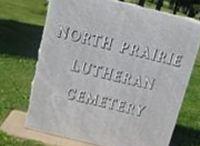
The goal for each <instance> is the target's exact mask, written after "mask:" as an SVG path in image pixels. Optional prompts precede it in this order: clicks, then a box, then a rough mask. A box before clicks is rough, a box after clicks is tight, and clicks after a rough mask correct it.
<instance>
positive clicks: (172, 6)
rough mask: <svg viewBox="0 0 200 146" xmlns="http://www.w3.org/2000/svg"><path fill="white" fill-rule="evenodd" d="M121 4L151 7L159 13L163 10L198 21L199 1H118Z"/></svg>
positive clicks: (199, 13)
mask: <svg viewBox="0 0 200 146" xmlns="http://www.w3.org/2000/svg"><path fill="white" fill-rule="evenodd" d="M119 1H122V2H132V3H137V4H138V5H140V6H142V7H144V6H145V7H146V6H147V7H151V8H155V9H156V10H158V11H160V10H161V9H162V8H164V9H165V10H166V11H167V9H168V10H170V11H171V12H172V13H173V14H177V13H182V14H183V15H187V16H189V17H196V18H198V19H200V16H199V15H200V0H119Z"/></svg>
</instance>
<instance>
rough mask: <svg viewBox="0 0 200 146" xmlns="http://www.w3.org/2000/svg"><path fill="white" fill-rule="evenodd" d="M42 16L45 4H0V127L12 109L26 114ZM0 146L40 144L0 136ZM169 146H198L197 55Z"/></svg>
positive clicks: (18, 0)
mask: <svg viewBox="0 0 200 146" xmlns="http://www.w3.org/2000/svg"><path fill="white" fill-rule="evenodd" d="M164 9H166V10H167V8H165V7H164ZM167 11H168V10H167ZM45 14H46V7H45V0H0V124H1V123H2V122H3V121H4V119H5V118H6V117H7V115H8V114H9V112H10V111H11V110H13V109H19V110H22V111H27V108H28V104H29V93H30V88H31V87H30V86H31V81H32V78H33V75H34V71H35V64H36V60H37V51H38V48H39V44H40V39H41V35H42V29H43V24H44V20H45ZM0 146H42V144H41V143H38V142H34V141H27V140H22V139H18V138H14V137H12V136H8V135H7V134H6V133H3V132H0ZM171 146H200V53H199V54H198V57H197V61H196V63H195V66H194V70H193V73H192V77H191V81H190V84H189V87H188V89H187V92H186V95H185V100H184V103H183V106H182V109H181V113H180V116H179V119H178V122H177V127H176V130H175V133H174V136H173V139H172V143H171Z"/></svg>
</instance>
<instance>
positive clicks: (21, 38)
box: [0, 20, 43, 59]
mask: <svg viewBox="0 0 200 146" xmlns="http://www.w3.org/2000/svg"><path fill="white" fill-rule="evenodd" d="M42 30H43V27H42V26H37V25H31V24H25V23H21V22H16V21H12V20H0V54H7V55H15V56H20V57H25V58H32V59H37V56H38V49H39V45H40V41H41V36H42Z"/></svg>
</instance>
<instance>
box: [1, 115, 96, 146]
mask: <svg viewBox="0 0 200 146" xmlns="http://www.w3.org/2000/svg"><path fill="white" fill-rule="evenodd" d="M25 117H26V113H24V112H21V111H12V112H11V113H10V115H9V116H8V117H7V119H6V120H5V122H4V123H3V124H2V125H1V127H0V129H1V130H2V131H4V132H6V133H7V134H9V135H13V136H16V137H19V138H23V139H31V140H36V141H40V142H43V143H45V144H47V145H54V146H94V145H91V144H87V143H82V142H79V141H75V140H71V139H67V138H62V137H58V136H53V135H49V134H46V133H41V132H38V131H34V130H30V129H27V128H25V127H24V122H25Z"/></svg>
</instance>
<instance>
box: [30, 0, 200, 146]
mask: <svg viewBox="0 0 200 146" xmlns="http://www.w3.org/2000/svg"><path fill="white" fill-rule="evenodd" d="M97 34H98V35H97ZM79 35H80V36H79ZM97 36H99V37H97ZM111 39H113V40H112V44H111V43H110V42H108V43H105V42H106V41H109V40H111ZM97 40H98V41H97ZM199 41H200V24H199V22H197V21H195V20H192V19H188V18H181V17H177V16H172V15H169V14H165V13H160V12H157V11H154V10H148V9H144V8H140V7H138V6H135V5H130V4H125V3H120V2H117V1H111V0H84V1H83V0H67V1H66V0H59V1H50V7H49V12H48V16H47V22H46V26H45V30H44V35H43V40H42V44H41V49H40V52H39V62H38V64H37V69H36V74H35V78H34V81H33V86H32V92H31V101H30V108H29V115H28V118H27V121H26V125H27V126H28V127H30V128H33V129H39V130H41V131H44V132H48V133H52V134H56V135H61V136H64V137H69V138H72V139H77V140H81V141H85V142H89V143H93V144H97V145H101V146H132V145H134V146H167V145H168V144H169V141H170V138H171V135H172V132H173V129H174V126H175V123H176V119H177V116H178V112H179V109H180V107H181V102H182V100H183V96H184V93H185V90H186V87H187V84H188V81H189V78H190V74H191V71H192V66H193V64H194V61H195V56H196V54H197V51H198V47H199ZM109 44H111V47H110V46H109ZM123 47H124V48H123ZM137 48H139V49H137ZM136 50H137V51H136ZM148 51H149V52H148ZM162 51H163V52H162ZM156 52H157V53H156ZM82 64H83V67H82ZM84 65H86V66H85V67H86V68H84ZM88 65H90V67H91V70H90V71H88V72H87V69H88V68H89V67H88ZM82 68H84V69H86V70H85V71H83V70H82ZM97 68H99V70H98V71H99V72H98V74H97ZM95 69H96V70H95ZM106 71H108V72H109V71H110V72H111V71H112V74H110V76H109V75H108V74H106ZM80 94H81V96H80ZM95 97H99V98H96V99H98V100H97V103H95V100H94V99H95Z"/></svg>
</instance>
